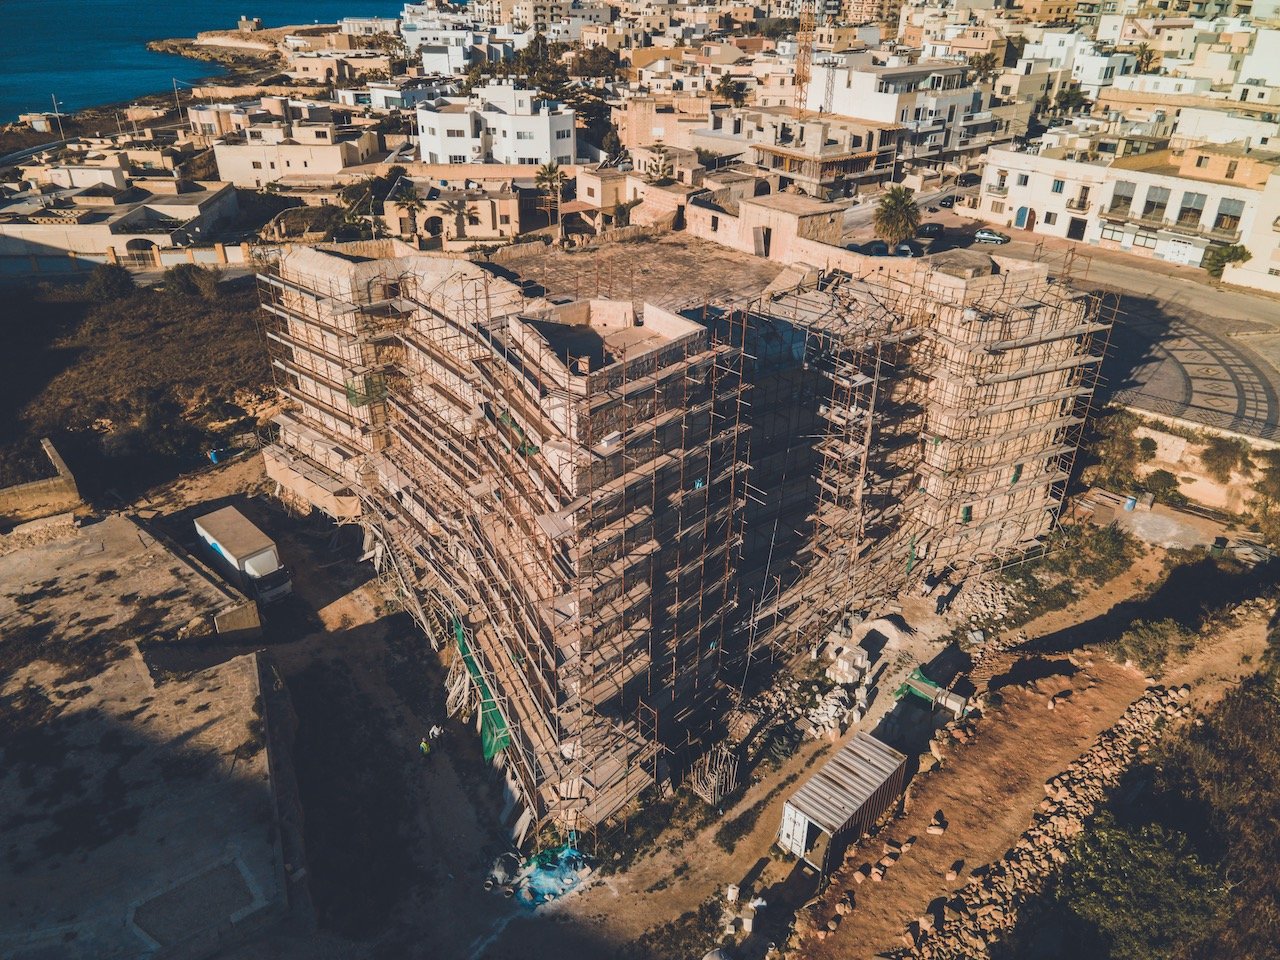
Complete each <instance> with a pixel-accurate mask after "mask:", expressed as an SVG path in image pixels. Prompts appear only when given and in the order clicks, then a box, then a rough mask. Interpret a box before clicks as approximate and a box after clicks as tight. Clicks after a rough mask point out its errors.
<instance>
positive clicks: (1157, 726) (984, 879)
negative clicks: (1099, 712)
mask: <svg viewBox="0 0 1280 960" xmlns="http://www.w3.org/2000/svg"><path fill="white" fill-rule="evenodd" d="M1190 693H1191V691H1190V687H1189V686H1186V685H1184V686H1181V687H1175V688H1166V687H1161V686H1153V687H1150V688H1149V689H1148V690H1147V692H1146V693H1145V694H1144V695H1143V696H1141V697H1140V698H1138V699H1137V700H1135V701H1134V702H1133V703H1132V704H1130V705H1129V708H1128V709H1127V710H1126V711H1125V712H1124V714H1123V716H1121V718H1120V719H1119V720H1118V721H1117V722H1116V724H1115V725H1114V726H1112V727H1110V728H1109V729H1107V730H1105V731H1103V732H1102V733H1101V734H1099V735H1098V738H1097V739H1096V740H1095V741H1094V743H1093V745H1092V746H1091V747H1090V748H1089V749H1088V750H1086V751H1085V752H1084V753H1083V754H1082V755H1081V756H1080V757H1078V758H1077V759H1076V760H1074V761H1073V762H1072V763H1071V765H1070V766H1069V767H1067V769H1066V770H1065V771H1064V772H1062V773H1060V774H1059V775H1057V776H1056V777H1053V778H1052V779H1050V780H1049V781H1048V782H1047V783H1046V784H1045V794H1046V796H1045V799H1044V800H1042V801H1041V802H1040V807H1039V810H1038V811H1037V812H1036V814H1035V816H1034V818H1033V821H1032V824H1031V826H1030V828H1029V829H1028V830H1027V831H1026V832H1025V833H1023V835H1022V837H1021V838H1020V839H1019V840H1018V841H1017V843H1015V844H1014V846H1013V848H1012V850H1011V851H1010V854H1009V855H1008V856H1006V857H1005V858H1004V859H1002V860H999V861H997V862H996V863H993V864H991V865H990V866H989V867H988V868H986V869H985V870H984V871H982V874H981V876H975V877H974V878H973V879H972V880H970V881H969V882H968V883H967V884H965V885H964V886H963V887H961V888H960V889H959V890H957V891H956V893H955V894H954V895H953V896H952V897H951V898H950V899H949V900H948V901H947V903H946V906H945V907H944V908H943V910H942V914H941V916H937V917H935V916H927V915H926V916H922V917H920V918H919V919H918V920H915V921H912V922H911V923H910V924H909V925H908V927H907V930H906V931H905V932H904V933H903V942H904V944H905V945H906V946H905V948H904V949H902V950H900V951H899V952H898V954H897V955H898V956H899V957H902V958H908V957H910V958H920V960H952V958H981V957H986V956H988V948H989V946H990V944H992V943H993V942H995V941H996V940H998V939H999V938H1000V936H1001V935H1002V934H1004V933H1005V932H1007V931H1009V930H1011V929H1012V928H1013V926H1014V925H1015V924H1016V922H1017V919H1018V908H1019V907H1020V906H1021V905H1022V904H1024V903H1026V902H1027V901H1028V900H1030V899H1032V898H1034V897H1035V896H1036V895H1038V894H1039V893H1040V892H1041V891H1042V890H1043V889H1044V886H1045V883H1046V881H1047V880H1048V879H1049V877H1050V876H1051V875H1052V874H1053V873H1054V872H1055V871H1056V870H1058V869H1059V868H1060V867H1061V866H1062V864H1064V863H1065V862H1066V861H1067V859H1068V855H1069V854H1068V849H1069V847H1070V845H1071V844H1072V842H1073V841H1074V840H1075V839H1076V837H1078V836H1079V835H1080V833H1081V832H1083V831H1084V830H1085V824H1086V822H1087V821H1088V819H1089V818H1090V817H1091V816H1092V815H1093V814H1094V812H1095V811H1096V810H1097V808H1098V806H1099V805H1100V804H1101V803H1102V802H1103V801H1104V800H1105V799H1106V797H1107V795H1108V794H1109V793H1110V791H1111V790H1112V789H1114V788H1115V787H1116V786H1117V784H1119V782H1120V778H1121V777H1122V776H1123V775H1124V773H1125V771H1126V770H1127V769H1128V768H1129V767H1130V765H1132V764H1133V763H1134V762H1135V761H1136V760H1137V759H1138V757H1139V756H1140V755H1142V754H1144V753H1146V752H1148V751H1149V750H1150V748H1151V746H1152V745H1153V744H1154V743H1156V742H1157V741H1159V739H1160V737H1161V736H1162V735H1163V734H1164V733H1165V732H1167V730H1168V729H1169V727H1170V725H1171V724H1173V723H1175V722H1176V721H1179V720H1181V719H1184V718H1186V717H1188V716H1189V715H1190V714H1191V706H1190V703H1189V699H1190Z"/></svg>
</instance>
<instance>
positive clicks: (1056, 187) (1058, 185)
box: [1053, 180, 1066, 193]
mask: <svg viewBox="0 0 1280 960" xmlns="http://www.w3.org/2000/svg"><path fill="white" fill-rule="evenodd" d="M1064 187H1066V184H1065V183H1063V182H1062V181H1061V180H1055V181H1053V192H1054V193H1061V192H1062V190H1063V188H1064Z"/></svg>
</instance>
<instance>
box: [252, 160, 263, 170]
mask: <svg viewBox="0 0 1280 960" xmlns="http://www.w3.org/2000/svg"><path fill="white" fill-rule="evenodd" d="M253 169H255V170H261V169H262V161H261V160H255V161H253Z"/></svg>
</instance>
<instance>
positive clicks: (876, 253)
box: [862, 240, 889, 257]
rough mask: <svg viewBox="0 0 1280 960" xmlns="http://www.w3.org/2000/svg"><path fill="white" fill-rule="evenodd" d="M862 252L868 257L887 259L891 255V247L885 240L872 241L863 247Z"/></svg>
mask: <svg viewBox="0 0 1280 960" xmlns="http://www.w3.org/2000/svg"><path fill="white" fill-rule="evenodd" d="M862 252H863V253H865V254H866V255H867V256H868V257H887V256H888V255H889V245H888V244H887V243H885V242H884V241H883V240H872V241H870V242H869V243H864V244H863V245H862Z"/></svg>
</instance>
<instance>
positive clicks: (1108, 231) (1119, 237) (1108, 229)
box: [1102, 223, 1124, 243]
mask: <svg viewBox="0 0 1280 960" xmlns="http://www.w3.org/2000/svg"><path fill="white" fill-rule="evenodd" d="M1102 239H1103V240H1111V241H1112V242H1114V243H1123V242H1124V229H1123V228H1122V227H1117V226H1115V225H1114V224H1110V223H1104V224H1103V225H1102Z"/></svg>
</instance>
